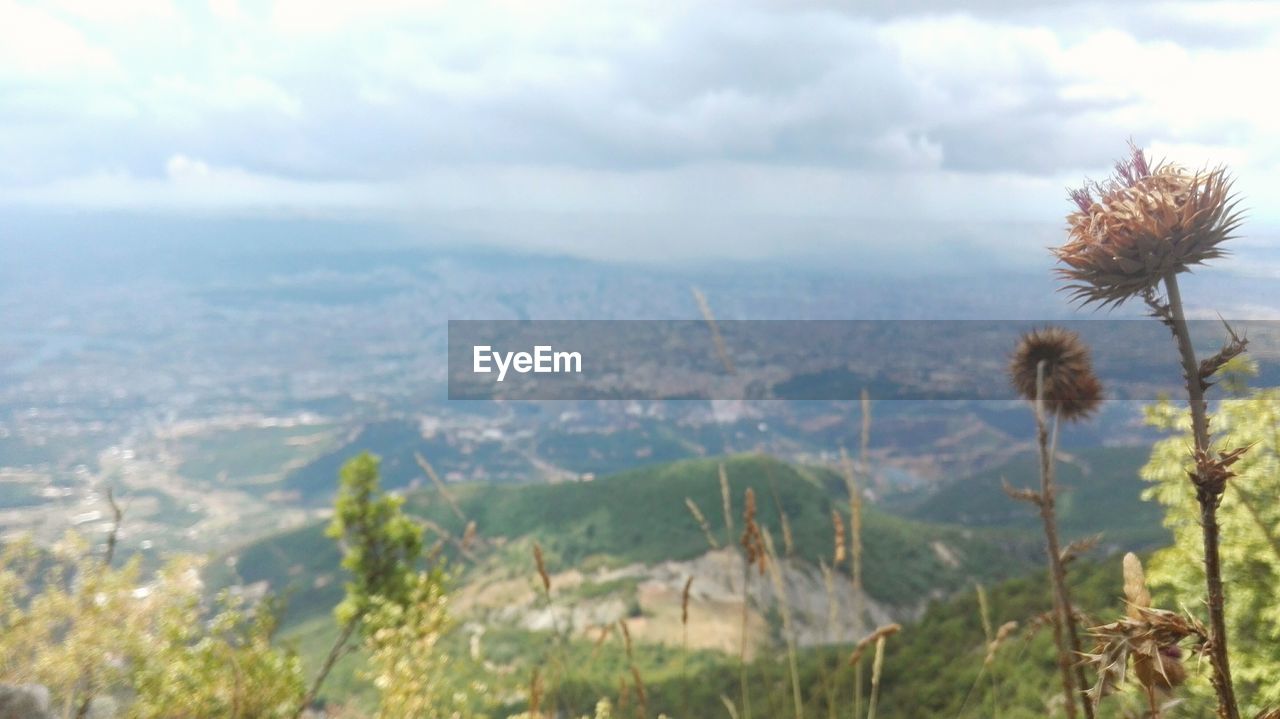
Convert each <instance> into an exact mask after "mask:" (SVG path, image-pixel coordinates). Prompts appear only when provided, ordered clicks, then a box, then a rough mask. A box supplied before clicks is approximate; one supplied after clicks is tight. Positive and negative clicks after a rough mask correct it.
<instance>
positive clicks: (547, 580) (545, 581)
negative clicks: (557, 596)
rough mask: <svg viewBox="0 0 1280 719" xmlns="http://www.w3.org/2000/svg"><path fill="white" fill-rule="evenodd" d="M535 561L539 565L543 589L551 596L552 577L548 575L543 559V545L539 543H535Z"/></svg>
mask: <svg viewBox="0 0 1280 719" xmlns="http://www.w3.org/2000/svg"><path fill="white" fill-rule="evenodd" d="M533 561H534V563H535V564H537V565H538V577H540V578H541V579H542V588H543V590H545V591H546V593H547V595H548V596H550V595H551V575H550V574H547V564H546V562H545V561H543V559H542V545H541V544H538V543H537V542H534V543H533Z"/></svg>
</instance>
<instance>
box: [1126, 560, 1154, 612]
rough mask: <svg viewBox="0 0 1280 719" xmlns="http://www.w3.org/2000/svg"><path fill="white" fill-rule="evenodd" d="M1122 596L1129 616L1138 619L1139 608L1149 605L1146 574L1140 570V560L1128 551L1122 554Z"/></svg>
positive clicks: (1149, 598)
mask: <svg viewBox="0 0 1280 719" xmlns="http://www.w3.org/2000/svg"><path fill="white" fill-rule="evenodd" d="M1124 598H1125V601H1126V602H1128V603H1129V611H1128V614H1129V617H1130V618H1132V619H1139V618H1141V616H1142V613H1141V610H1143V609H1146V608H1148V607H1150V606H1151V592H1150V591H1149V590H1148V589H1147V575H1146V573H1145V572H1143V571H1142V560H1140V559H1138V555H1136V554H1134V553H1133V552H1129V553H1127V554H1125V555H1124Z"/></svg>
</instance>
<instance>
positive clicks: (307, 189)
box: [0, 0, 1280, 258]
mask: <svg viewBox="0 0 1280 719" xmlns="http://www.w3.org/2000/svg"><path fill="white" fill-rule="evenodd" d="M1277 69H1280V4H1270V3H1258V4H1251V3H1235V2H1189V3H1142V2H1129V3H1070V2H1036V1H1034V0H1031V1H1028V0H1021V1H1018V0H981V1H979V2H972V3H968V4H962V3H953V2H935V1H932V0H898V1H896V2H895V1H893V0H862V1H856V2H844V3H822V2H814V1H810V0H790V1H787V2H781V1H779V2H764V1H762V0H739V1H737V2H716V1H715V0H703V1H698V2H691V1H686V0H618V1H616V2H613V1H604V0H563V1H561V0H542V1H539V0H498V1H488V0H466V1H464V2H447V1H443V0H442V1H439V2H403V1H400V0H361V2H330V1H329V0H276V1H275V2H256V3H255V2H248V1H247V0H244V1H239V0H208V1H207V2H205V1H201V2H177V1H175V0H112V1H111V2H101V0H48V1H47V2H39V3H35V2H21V1H18V0H0V157H3V158H4V160H3V162H0V214H2V213H3V212H14V211H30V210H41V211H44V210H50V209H54V210H76V211H84V210H112V211H117V210H125V211H129V212H142V213H151V212H159V213H168V214H178V215H182V216H191V217H207V216H209V215H211V214H212V215H219V216H224V215H227V216H239V215H250V216H252V215H262V214H269V215H286V216H288V215H291V214H292V215H305V216H309V217H311V216H321V217H366V218H367V217H374V218H394V219H396V220H397V221H400V222H405V223H408V224H415V223H417V224H421V225H422V226H424V227H437V228H439V227H444V228H449V230H450V231H453V232H456V233H458V236H466V237H469V238H477V241H482V242H484V241H488V242H496V243H499V244H506V245H511V246H518V247H529V248H539V249H554V250H562V251H569V252H580V253H582V254H586V255H593V256H603V257H623V258H625V257H644V258H661V257H665V256H680V255H685V256H729V257H754V256H767V255H769V254H770V253H778V252H792V251H798V252H799V251H807V252H821V251H822V250H823V248H827V247H832V246H837V245H842V244H847V243H855V244H856V243H866V244H870V243H875V242H884V241H885V239H884V238H885V237H886V236H889V235H895V233H898V230H899V229H900V228H902V227H905V226H907V225H908V224H911V223H915V225H916V226H919V227H930V228H943V230H942V231H944V232H945V231H948V229H947V228H952V229H954V231H956V232H962V233H963V234H964V235H965V237H967V238H968V241H973V242H977V243H978V244H980V245H984V246H985V247H987V248H988V249H995V250H1002V249H1004V248H1006V247H1007V248H1009V249H1010V250H1011V251H1013V250H1015V249H1016V250H1018V251H1022V250H1024V249H1025V248H1026V247H1029V246H1034V247H1035V248H1037V249H1043V246H1044V245H1045V244H1047V243H1049V242H1052V241H1053V237H1054V236H1055V233H1058V232H1060V228H1061V226H1062V217H1063V216H1064V215H1065V213H1066V212H1067V210H1068V207H1069V205H1068V204H1067V201H1066V199H1065V190H1066V188H1067V187H1068V186H1071V185H1077V184H1079V183H1080V182H1081V181H1082V180H1083V179H1084V178H1085V177H1086V176H1092V177H1097V176H1100V175H1102V174H1104V173H1105V172H1106V169H1107V167H1108V165H1109V163H1110V161H1111V160H1113V159H1114V158H1116V157H1117V156H1119V155H1121V154H1123V153H1124V149H1125V143H1126V141H1127V140H1128V139H1129V138H1133V139H1134V140H1135V141H1137V142H1138V143H1139V144H1141V145H1143V146H1145V147H1147V148H1149V149H1150V150H1151V151H1152V153H1153V154H1154V155H1156V156H1157V157H1167V158H1169V159H1171V160H1175V161H1179V162H1182V163H1184V164H1186V165H1190V166H1200V165H1203V164H1207V163H1212V164H1217V163H1227V164H1229V165H1230V167H1231V168H1232V170H1233V171H1234V172H1235V174H1236V176H1237V178H1238V182H1237V188H1238V189H1239V190H1240V191H1241V192H1242V194H1243V195H1244V197H1245V204H1246V205H1247V206H1248V207H1250V208H1251V217H1252V220H1251V223H1252V224H1253V225H1254V226H1255V228H1262V227H1268V226H1271V225H1275V224H1277V223H1280V107H1278V106H1277V105H1280V102H1277V100H1276V93H1275V92H1274V89H1273V88H1274V73H1275V71H1276V70H1277ZM994 226H1000V227H1002V228H1004V229H1003V230H1001V231H999V232H996V231H991V232H988V231H987V230H985V229H983V228H988V227H994ZM1011 228H1012V229H1011ZM935 231H936V230H934V229H930V230H921V231H920V232H924V233H933V232H935ZM1248 231H1249V228H1248V227H1246V234H1247V233H1248ZM898 234H902V235H903V236H904V237H907V239H908V240H909V235H910V233H909V232H902V233H898ZM975 238H976V239H975ZM898 239H901V238H898ZM984 243H985V244H984ZM1015 245H1016V247H1015Z"/></svg>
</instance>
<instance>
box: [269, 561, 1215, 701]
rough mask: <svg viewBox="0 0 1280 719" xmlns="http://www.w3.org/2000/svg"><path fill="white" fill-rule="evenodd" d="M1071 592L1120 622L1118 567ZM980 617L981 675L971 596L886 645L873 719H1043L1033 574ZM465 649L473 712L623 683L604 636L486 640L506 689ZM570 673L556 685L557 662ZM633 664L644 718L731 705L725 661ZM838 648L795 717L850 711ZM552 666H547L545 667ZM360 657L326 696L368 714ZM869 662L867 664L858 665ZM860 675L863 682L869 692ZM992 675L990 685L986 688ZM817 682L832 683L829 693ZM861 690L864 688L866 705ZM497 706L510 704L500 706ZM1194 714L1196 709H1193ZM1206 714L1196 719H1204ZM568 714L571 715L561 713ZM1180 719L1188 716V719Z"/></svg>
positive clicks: (808, 685)
mask: <svg viewBox="0 0 1280 719" xmlns="http://www.w3.org/2000/svg"><path fill="white" fill-rule="evenodd" d="M1071 584H1072V593H1073V598H1074V601H1075V602H1076V606H1077V607H1078V608H1079V609H1080V610H1081V611H1084V612H1085V613H1087V614H1089V615H1090V616H1091V617H1094V618H1095V619H1097V620H1098V621H1105V620H1107V619H1109V618H1111V617H1113V616H1118V615H1119V614H1120V613H1122V612H1123V611H1124V610H1123V605H1122V602H1121V600H1120V591H1121V589H1120V588H1121V584H1122V578H1121V573H1120V562H1119V558H1118V557H1111V558H1108V559H1107V560H1105V561H1102V562H1082V563H1080V564H1079V565H1076V566H1075V567H1073V569H1072V574H1071ZM987 596H988V603H989V607H990V610H989V611H990V614H991V616H990V618H991V621H992V622H993V624H994V625H995V626H999V625H1001V624H1003V623H1005V622H1007V621H1016V622H1018V629H1017V631H1016V632H1015V633H1014V634H1013V635H1012V636H1011V637H1010V638H1009V639H1008V640H1007V641H1006V642H1005V644H1004V645H1003V647H1002V648H1001V649H1000V650H999V652H998V654H997V657H996V661H995V662H994V663H993V664H992V665H990V666H989V667H986V668H984V667H983V660H984V656H985V653H986V638H985V636H984V634H983V628H982V621H981V617H980V613H979V608H978V600H977V593H976V591H964V592H961V593H959V594H958V595H956V596H953V597H951V598H949V599H947V600H944V601H936V602H933V603H931V604H930V606H929V607H928V609H927V610H926V611H925V612H924V615H923V616H922V617H921V618H920V619H919V620H918V621H916V622H912V623H910V624H908V625H906V626H905V627H904V628H903V631H902V632H901V633H900V634H898V635H896V636H894V637H893V638H892V639H890V641H889V642H888V643H887V644H886V652H885V664H884V674H883V681H882V683H881V696H880V703H879V714H878V715H879V716H883V717H891V718H895V719H897V718H900V719H913V718H915V717H955V718H956V719H980V718H984V717H992V716H1001V717H1007V718H1010V719H1034V718H1037V717H1043V716H1045V714H1046V713H1045V708H1044V707H1045V705H1046V703H1049V702H1053V701H1056V700H1057V699H1058V697H1059V695H1058V692H1060V691H1061V690H1060V684H1059V681H1060V680H1059V677H1058V673H1057V669H1056V658H1055V654H1054V650H1053V646H1052V639H1051V632H1050V630H1049V629H1048V628H1047V627H1043V626H1041V627H1040V628H1039V629H1036V628H1035V627H1036V624H1035V622H1034V619H1035V618H1036V617H1037V616H1038V615H1041V614H1043V613H1044V612H1046V611H1048V610H1049V609H1050V606H1051V600H1050V598H1049V595H1048V589H1047V587H1046V585H1045V584H1044V582H1043V580H1042V578H1041V576H1040V575H1039V574H1035V575H1029V576H1025V577H1020V578H1016V579H1011V580H1005V581H1003V582H999V583H996V584H992V585H989V586H988V588H987ZM333 632H334V629H333V626H332V624H331V623H328V622H325V621H323V620H321V619H320V618H317V619H316V620H312V621H309V622H307V623H306V624H304V625H302V626H300V627H298V628H297V630H296V631H294V632H292V633H291V636H292V638H293V639H294V640H296V641H298V642H299V648H300V650H301V651H302V653H303V654H304V655H306V654H308V653H310V654H318V653H320V652H323V651H324V649H325V648H327V646H328V643H329V642H330V641H331V639H332V635H333ZM466 644H467V643H466V640H465V638H464V637H460V636H458V635H457V634H455V635H451V636H448V637H446V638H445V639H444V641H443V643H442V645H441V646H442V651H444V652H446V653H448V654H449V655H450V656H453V657H455V658H456V659H457V660H456V661H455V663H454V664H452V665H451V666H452V674H451V676H450V682H452V683H453V684H455V685H457V686H465V685H466V684H467V683H468V682H471V681H484V682H486V683H487V685H488V686H489V687H490V688H491V689H492V691H490V692H488V693H486V694H484V695H482V696H479V697H477V698H476V699H477V704H476V705H475V707H474V708H475V709H477V710H479V711H482V712H490V713H492V714H493V715H496V716H503V715H505V712H511V711H518V710H519V709H521V708H522V699H521V698H520V697H521V696H522V695H521V691H522V690H523V689H524V687H523V682H525V681H526V678H527V676H528V674H529V672H531V671H532V670H533V667H535V666H538V665H539V664H541V663H543V662H547V661H548V660H551V661H552V664H551V668H549V669H548V670H547V671H548V672H549V673H550V677H549V679H551V680H553V681H554V689H552V690H551V693H550V695H549V697H548V699H547V702H548V704H549V705H552V706H555V707H557V708H558V709H561V710H563V711H565V712H566V713H569V712H577V713H582V712H586V711H587V710H588V709H589V708H590V707H591V706H592V705H593V704H594V702H595V701H596V700H597V699H598V698H600V697H610V698H614V699H616V698H617V692H618V684H619V681H620V679H627V680H628V681H629V678H630V676H631V675H630V670H629V663H628V661H627V658H626V654H625V652H624V650H623V648H622V644H621V641H620V638H619V637H617V636H613V637H611V638H610V639H609V641H607V642H605V643H604V644H602V645H599V646H597V645H596V644H595V642H593V641H591V640H590V639H585V640H583V639H579V640H574V641H572V642H569V643H568V644H567V645H566V646H565V647H564V648H563V650H561V649H560V648H558V647H557V646H556V645H555V643H554V642H553V641H551V640H550V639H549V638H548V635H547V634H546V633H545V632H544V633H538V632H527V631H521V630H514V629H499V630H492V631H490V632H487V633H486V638H485V655H486V657H487V658H488V659H489V660H491V661H496V662H498V663H499V664H501V665H503V666H507V667H511V668H512V669H513V671H511V672H510V673H509V674H508V675H506V676H505V678H500V677H495V676H494V675H493V674H492V673H486V672H485V671H484V670H483V669H481V668H479V667H476V666H474V664H473V663H470V662H468V661H467V660H466V659H465V656H466V652H467V649H466ZM561 651H563V652H564V655H563V661H565V662H566V664H567V666H569V667H570V669H569V670H568V672H567V674H564V675H562V674H561V673H560V670H559V669H558V668H557V667H558V663H559V662H560V661H562V660H561V659H560V658H559V657H560V656H561ZM634 651H635V657H636V665H637V668H638V670H639V671H640V673H641V674H642V676H643V677H644V682H645V687H646V691H647V692H648V700H649V706H650V714H651V715H656V714H657V713H658V712H665V713H667V714H668V715H669V716H674V717H715V716H726V712H725V709H724V704H723V700H722V699H721V696H725V697H729V698H731V700H733V701H734V702H735V703H738V701H739V696H740V683H739V682H740V673H739V671H740V670H739V666H738V663H737V659H736V657H732V656H729V655H725V654H720V653H716V652H707V651H690V652H684V651H682V650H681V649H679V648H678V647H667V646H655V645H645V644H639V645H636V646H635V649H634ZM849 651H850V646H849V645H833V646H824V647H812V648H807V649H802V650H801V652H800V654H799V662H798V664H799V671H800V678H801V687H802V694H803V696H804V714H805V716H809V717H824V716H828V708H827V705H828V701H829V699H828V697H829V696H831V697H833V698H834V703H835V705H836V707H837V715H839V716H844V715H845V714H844V712H845V711H846V710H847V709H848V707H850V706H852V698H853V697H852V693H853V683H852V678H853V676H852V670H851V669H849V668H848V666H847V659H848V655H849ZM552 658H554V659H552ZM362 662H363V658H362V657H361V656H359V655H353V656H350V657H348V658H346V659H345V660H344V661H343V662H342V663H341V664H340V665H339V668H338V670H337V671H336V672H335V675H334V680H333V684H332V686H331V687H330V693H331V694H332V695H333V696H341V697H346V698H348V699H351V700H353V701H355V702H356V703H357V704H361V703H370V704H371V703H372V701H373V696H372V693H371V690H370V687H369V686H368V685H367V683H365V682H361V681H360V680H359V678H358V677H357V672H356V668H357V667H358V666H360V665H361V663H362ZM868 663H869V662H868ZM787 672H788V670H787V666H786V659H785V652H784V651H783V648H782V647H781V646H779V647H777V651H775V652H769V653H767V654H766V655H764V656H761V657H760V658H759V659H757V660H755V661H753V662H751V663H750V664H749V666H748V667H747V678H748V682H749V684H750V686H751V702H752V706H753V710H754V713H755V715H756V716H768V717H776V716H790V715H791V711H792V709H791V706H792V705H791V696H790V687H789V683H788V673H787ZM869 674H870V673H869V672H867V674H866V675H864V681H866V682H868V683H869V681H870V677H869ZM993 674H994V681H993ZM828 682H834V683H833V684H832V685H831V686H832V687H833V694H831V695H829V694H828V690H827V687H828ZM868 692H869V686H867V687H864V691H863V696H864V698H865V697H866V696H867V694H868ZM503 696H514V697H515V699H514V700H513V701H510V702H504V701H502V699H501V697H503ZM1140 699H1141V698H1140V697H1139V696H1138V695H1137V693H1134V692H1129V693H1128V694H1127V695H1123V696H1119V697H1116V698H1113V699H1111V700H1110V705H1109V706H1111V707H1112V708H1119V707H1121V706H1127V705H1129V704H1132V703H1134V702H1140ZM1200 708H1201V707H1195V709H1200ZM1207 711H1208V710H1207V709H1206V712H1207ZM571 715H576V714H571ZM1190 715H1191V714H1187V716H1190Z"/></svg>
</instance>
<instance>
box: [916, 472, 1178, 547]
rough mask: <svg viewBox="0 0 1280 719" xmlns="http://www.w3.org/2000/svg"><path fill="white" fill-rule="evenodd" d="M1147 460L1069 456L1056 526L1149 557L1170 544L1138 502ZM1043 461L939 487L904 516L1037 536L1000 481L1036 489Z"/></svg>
mask: <svg viewBox="0 0 1280 719" xmlns="http://www.w3.org/2000/svg"><path fill="white" fill-rule="evenodd" d="M1149 454H1150V449H1149V448H1144V447H1114V448H1112V447H1109V448H1098V449H1089V450H1082V451H1079V452H1073V453H1071V454H1070V455H1069V456H1068V457H1067V458H1065V459H1064V460H1063V461H1060V462H1059V463H1058V469H1057V472H1058V474H1057V477H1058V485H1059V491H1058V523H1059V527H1060V528H1061V530H1062V533H1063V534H1064V535H1065V536H1067V537H1070V538H1075V537H1082V536H1085V535H1089V534H1094V533H1097V532H1102V533H1104V535H1105V537H1104V540H1105V541H1106V542H1107V543H1108V544H1115V545H1118V546H1120V547H1123V548H1125V549H1148V548H1154V547H1159V546H1164V545H1166V544H1168V543H1169V542H1170V541H1171V538H1170V536H1169V534H1168V532H1167V531H1166V530H1165V529H1164V528H1163V527H1162V526H1161V524H1160V518H1161V511H1160V507H1159V506H1157V505H1156V504H1154V503H1151V502H1144V501H1142V498H1141V493H1142V490H1143V489H1145V488H1146V483H1145V482H1143V481H1142V480H1141V479H1139V478H1138V470H1139V469H1140V468H1141V467H1142V465H1143V464H1145V463H1146V461H1147V457H1148V455H1149ZM1038 466H1039V461H1038V459H1037V458H1036V457H1035V456H1034V455H1033V454H1032V453H1030V452H1028V453H1027V454H1024V455H1022V456H1020V457H1018V458H1016V459H1014V460H1013V461H1012V462H1009V463H1008V464H1006V465H1004V466H1002V467H999V468H998V469H993V470H989V471H985V472H980V473H978V474H975V475H973V476H970V477H966V478H964V479H960V480H958V481H955V482H953V483H951V484H948V485H946V486H944V487H942V488H941V489H940V490H938V491H937V492H936V493H934V494H933V495H931V496H929V497H928V498H926V499H925V500H923V501H922V502H920V503H919V504H917V505H915V506H914V507H911V508H909V509H907V510H906V512H905V514H906V515H907V516H910V517H912V518H915V519H919V520H923V521H929V522H943V523H948V524H963V525H966V526H971V527H987V528H997V527H998V528H1006V529H1026V530H1029V531H1038V528H1039V526H1040V518H1039V515H1038V514H1037V513H1036V511H1035V510H1034V509H1033V508H1032V507H1030V506H1029V505H1027V504H1025V503H1022V502H1015V501H1013V500H1011V499H1009V497H1008V496H1006V495H1005V493H1004V491H1003V489H1002V488H1001V481H1002V480H1007V481H1008V482H1009V484H1011V485H1013V486H1015V487H1031V486H1035V485H1037V484H1038V482H1039V470H1038Z"/></svg>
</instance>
